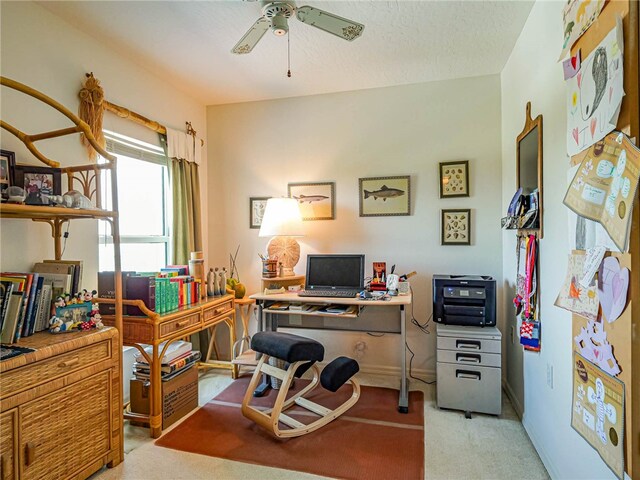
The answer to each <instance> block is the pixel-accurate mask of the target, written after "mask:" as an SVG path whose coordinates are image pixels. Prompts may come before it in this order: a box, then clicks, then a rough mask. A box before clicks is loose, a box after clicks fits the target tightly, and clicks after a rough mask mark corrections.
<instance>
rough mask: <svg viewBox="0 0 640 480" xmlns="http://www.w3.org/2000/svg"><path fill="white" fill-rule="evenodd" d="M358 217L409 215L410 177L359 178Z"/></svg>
mask: <svg viewBox="0 0 640 480" xmlns="http://www.w3.org/2000/svg"><path fill="white" fill-rule="evenodd" d="M358 182H359V197H360V216H361V217H380V216H401V215H411V177H410V176H409V175H403V176H396V177H371V178H360V179H358Z"/></svg>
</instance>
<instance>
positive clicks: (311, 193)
mask: <svg viewBox="0 0 640 480" xmlns="http://www.w3.org/2000/svg"><path fill="white" fill-rule="evenodd" d="M335 191H336V184H335V182H311V183H303V182H295V183H289V184H288V185H287V196H288V197H290V198H295V199H296V200H297V201H298V205H299V206H300V215H301V216H302V220H334V219H335V218H336V213H335Z"/></svg>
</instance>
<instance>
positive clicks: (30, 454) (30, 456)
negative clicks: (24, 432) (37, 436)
mask: <svg viewBox="0 0 640 480" xmlns="http://www.w3.org/2000/svg"><path fill="white" fill-rule="evenodd" d="M35 459H36V446H35V444H34V443H33V442H28V443H27V444H26V445H25V446H24V464H25V465H26V466H27V467H28V466H29V465H31V464H32V463H33V461H34V460H35Z"/></svg>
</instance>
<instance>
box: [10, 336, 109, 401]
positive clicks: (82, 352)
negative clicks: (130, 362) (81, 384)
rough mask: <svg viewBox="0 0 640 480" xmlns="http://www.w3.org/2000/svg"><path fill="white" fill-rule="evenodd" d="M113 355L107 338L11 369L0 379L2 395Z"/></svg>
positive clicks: (13, 392) (28, 387) (19, 390)
mask: <svg viewBox="0 0 640 480" xmlns="http://www.w3.org/2000/svg"><path fill="white" fill-rule="evenodd" d="M61 335H64V334H61ZM111 355H112V352H111V342H110V341H108V340H106V341H102V342H100V343H96V344H95V345H90V346H88V347H84V348H79V349H78V350H73V351H71V352H66V353H64V354H61V355H57V356H55V357H52V358H48V359H46V360H43V361H41V362H36V363H34V364H31V365H26V366H24V367H20V368H16V369H15V370H9V371H8V372H4V373H3V374H2V380H1V381H0V385H1V389H0V390H1V391H2V397H3V398H6V397H9V396H11V395H13V394H15V393H18V392H21V391H24V390H28V389H30V388H33V387H35V386H37V385H40V384H42V383H46V382H49V381H51V380H53V379H54V378H58V377H61V376H64V375H67V374H68V373H70V372H74V371H77V370H83V369H86V367H87V366H89V365H91V364H95V363H98V362H101V361H103V360H107V359H109V358H111Z"/></svg>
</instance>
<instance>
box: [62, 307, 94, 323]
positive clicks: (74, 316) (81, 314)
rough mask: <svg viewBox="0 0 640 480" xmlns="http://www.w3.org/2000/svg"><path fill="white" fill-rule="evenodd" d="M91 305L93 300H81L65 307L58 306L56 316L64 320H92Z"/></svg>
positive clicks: (74, 321) (75, 321)
mask: <svg viewBox="0 0 640 480" xmlns="http://www.w3.org/2000/svg"><path fill="white" fill-rule="evenodd" d="M91 306H92V303H91V302H81V303H73V304H71V305H67V306H65V307H56V317H58V318H59V319H61V320H62V321H63V322H73V323H78V322H83V323H84V322H88V321H89V320H91Z"/></svg>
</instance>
